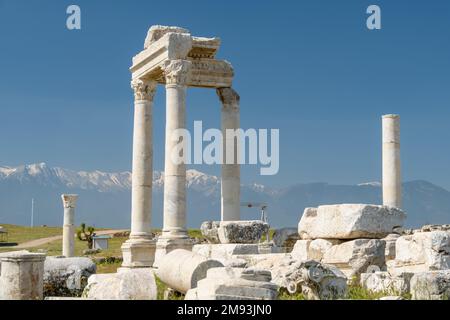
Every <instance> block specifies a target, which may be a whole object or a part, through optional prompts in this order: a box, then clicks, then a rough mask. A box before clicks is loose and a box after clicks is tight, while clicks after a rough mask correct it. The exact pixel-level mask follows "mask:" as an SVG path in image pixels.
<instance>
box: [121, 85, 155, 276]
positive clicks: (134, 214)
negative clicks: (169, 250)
mask: <svg viewBox="0 0 450 320" xmlns="http://www.w3.org/2000/svg"><path fill="white" fill-rule="evenodd" d="M156 85H157V84H156V82H155V81H151V80H133V81H132V82H131V87H132V89H133V90H134V127H133V169H132V177H131V179H132V187H131V233H130V239H128V240H127V241H126V242H125V243H124V244H123V245H122V255H123V264H122V266H123V267H125V268H144V267H151V266H152V265H153V262H154V259H155V242H154V241H153V240H152V233H151V219H152V184H153V136H152V134H153V114H152V108H153V97H154V95H155V91H156Z"/></svg>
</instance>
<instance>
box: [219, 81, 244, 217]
mask: <svg viewBox="0 0 450 320" xmlns="http://www.w3.org/2000/svg"><path fill="white" fill-rule="evenodd" d="M217 94H218V96H219V98H220V101H221V102H222V116H221V121H222V135H223V164H222V179H221V187H222V194H221V220H222V221H237V220H240V219H241V212H240V210H241V208H240V202H241V200H240V198H241V173H240V165H239V162H238V146H239V141H237V139H234V138H233V139H231V140H229V139H227V137H226V132H227V130H228V129H232V130H236V129H239V126H240V123H239V122H240V119H239V100H240V97H239V95H238V94H237V93H236V91H234V90H233V89H231V88H220V89H217ZM229 152H232V153H233V154H234V161H233V163H232V164H228V163H227V161H226V159H227V154H228V153H229Z"/></svg>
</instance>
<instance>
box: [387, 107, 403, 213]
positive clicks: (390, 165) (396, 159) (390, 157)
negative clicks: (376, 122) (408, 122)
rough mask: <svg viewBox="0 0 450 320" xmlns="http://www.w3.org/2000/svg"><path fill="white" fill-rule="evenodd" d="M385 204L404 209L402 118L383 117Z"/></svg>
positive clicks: (395, 116)
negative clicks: (401, 150)
mask: <svg viewBox="0 0 450 320" xmlns="http://www.w3.org/2000/svg"><path fill="white" fill-rule="evenodd" d="M383 204H384V205H387V206H393V207H397V208H401V207H402V180H401V163H400V116H398V115H393V114H389V115H385V116H383Z"/></svg>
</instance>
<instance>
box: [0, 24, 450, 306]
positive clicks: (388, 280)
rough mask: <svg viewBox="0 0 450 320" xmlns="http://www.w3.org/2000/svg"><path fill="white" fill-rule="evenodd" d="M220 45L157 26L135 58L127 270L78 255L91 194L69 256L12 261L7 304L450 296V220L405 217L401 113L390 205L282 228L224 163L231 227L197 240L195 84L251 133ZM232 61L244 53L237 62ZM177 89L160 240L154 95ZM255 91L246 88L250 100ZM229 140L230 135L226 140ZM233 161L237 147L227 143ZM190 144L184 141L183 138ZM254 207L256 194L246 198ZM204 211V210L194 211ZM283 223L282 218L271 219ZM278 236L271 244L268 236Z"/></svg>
mask: <svg viewBox="0 0 450 320" xmlns="http://www.w3.org/2000/svg"><path fill="white" fill-rule="evenodd" d="M220 46H221V40H220V39H219V38H205V37H197V36H193V35H191V33H190V32H189V30H187V29H184V28H180V27H166V26H153V27H151V28H150V30H149V31H148V35H147V38H146V39H145V43H144V50H143V51H141V52H139V53H138V54H137V55H136V56H134V57H133V59H132V66H131V68H130V71H131V74H132V80H131V88H132V90H133V93H134V123H133V130H134V131H133V154H132V191H131V192H132V201H131V202H132V203H131V217H130V221H131V225H130V233H129V238H128V240H127V241H125V242H124V243H123V245H122V247H121V251H122V258H123V262H122V265H121V267H120V268H119V269H117V271H116V272H115V273H104V274H102V273H97V270H96V264H95V263H94V262H93V261H92V260H91V259H90V258H88V257H76V256H75V250H74V239H75V232H76V231H75V223H74V221H75V216H76V206H77V201H80V200H81V197H79V196H77V195H72V194H64V195H62V207H61V220H62V217H63V221H64V222H63V235H62V236H63V242H62V256H61V257H52V256H47V255H46V254H44V253H36V252H30V251H26V250H24V251H15V252H7V253H1V254H0V268H1V269H0V299H1V300H44V299H47V300H67V299H69V300H156V299H157V297H158V292H157V291H158V287H157V283H158V282H161V283H163V284H164V286H165V288H166V289H165V292H164V298H165V299H174V298H177V299H184V300H278V299H287V298H291V299H293V300H295V299H305V300H340V299H342V300H344V299H349V297H350V296H351V295H350V294H351V291H352V288H355V287H357V288H361V290H365V291H367V292H370V293H373V294H377V295H378V296H379V299H380V300H405V299H417V300H443V299H448V298H449V297H450V225H426V226H423V227H422V228H420V229H414V230H411V229H406V228H405V227H404V226H405V223H406V221H407V219H408V212H405V211H404V210H402V208H403V207H402V177H401V159H400V116H399V115H394V114H388V115H380V126H382V133H383V134H382V137H381V138H382V150H380V157H382V173H381V176H382V192H383V203H369V204H361V203H344V204H342V203H336V204H324V205H320V206H318V207H315V208H298V212H295V213H292V214H296V215H297V216H298V225H297V226H292V227H290V228H281V229H276V230H273V232H271V231H272V229H271V227H270V225H269V223H268V222H267V221H266V220H264V219H261V220H252V221H248V220H241V212H240V211H241V193H240V188H241V178H240V176H241V172H240V170H241V168H240V165H239V164H238V161H237V154H238V152H236V150H237V146H235V144H234V142H233V148H235V149H233V151H234V152H233V155H234V158H235V161H234V163H227V162H226V163H225V164H222V165H221V220H220V221H205V222H203V223H202V224H201V226H198V227H197V228H199V229H200V231H201V233H202V236H203V237H204V239H206V241H204V242H202V243H193V242H192V240H191V239H190V237H189V235H188V230H187V220H188V219H189V214H190V213H188V212H187V210H186V207H187V206H186V203H187V201H189V199H188V198H187V192H186V164H185V163H182V162H181V163H179V162H174V161H173V159H172V157H171V152H170V150H173V148H175V147H176V146H177V145H179V144H180V140H178V139H173V136H174V134H176V132H177V130H179V129H184V128H186V113H187V112H188V111H189V110H187V108H186V95H187V92H188V89H189V88H192V87H200V88H208V89H212V90H215V91H216V92H217V99H218V100H219V101H220V102H221V105H222V108H221V119H220V120H221V130H222V132H225V131H226V130H228V129H234V130H236V129H238V128H240V97H239V94H238V93H237V92H236V91H235V89H233V78H234V69H233V66H232V64H231V63H229V62H228V61H226V60H220V59H217V57H216V54H217V52H218V50H219V48H220ZM231 58H232V57H231ZM161 88H165V90H166V106H165V108H166V119H158V121H165V139H166V140H165V162H164V165H165V169H164V172H165V177H164V179H165V180H164V181H165V185H164V210H163V212H162V213H161V214H162V215H163V222H164V224H163V229H162V233H161V234H160V235H159V236H158V237H156V238H155V237H154V234H153V233H152V230H153V226H152V216H154V215H155V214H160V213H159V212H152V191H153V190H152V181H153V122H154V121H155V119H153V111H152V110H153V99H154V96H155V92H156V90H157V89H161ZM241 94H245V93H241ZM224 136H225V135H224ZM223 142H224V143H223V157H226V156H227V152H230V150H229V148H227V145H228V144H229V143H231V142H230V141H228V140H227V139H224V141H223ZM181 143H182V141H181ZM242 200H244V201H252V199H242ZM192 214H194V213H192ZM271 219H272V220H275V219H276V213H273V214H272V216H271ZM269 234H270V237H267V235H269Z"/></svg>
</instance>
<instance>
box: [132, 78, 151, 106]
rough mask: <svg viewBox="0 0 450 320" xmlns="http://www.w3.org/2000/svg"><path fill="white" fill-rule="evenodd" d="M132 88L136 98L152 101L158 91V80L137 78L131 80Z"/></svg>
mask: <svg viewBox="0 0 450 320" xmlns="http://www.w3.org/2000/svg"><path fill="white" fill-rule="evenodd" d="M131 89H133V91H134V100H148V101H152V100H153V97H154V96H155V92H156V82H155V81H151V80H141V79H136V80H133V81H131Z"/></svg>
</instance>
